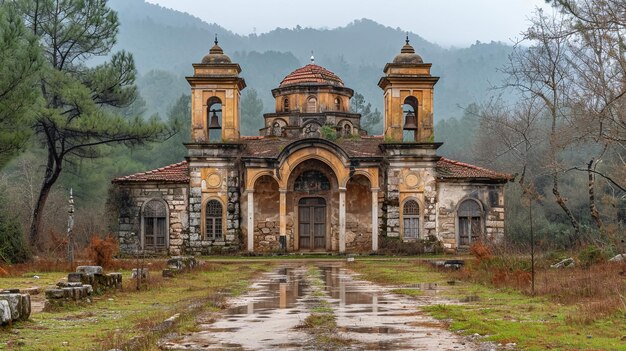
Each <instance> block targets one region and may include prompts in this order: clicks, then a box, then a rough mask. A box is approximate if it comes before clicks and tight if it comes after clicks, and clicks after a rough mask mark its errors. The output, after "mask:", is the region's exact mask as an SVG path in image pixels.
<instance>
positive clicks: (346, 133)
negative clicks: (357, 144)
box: [343, 123, 352, 137]
mask: <svg viewBox="0 0 626 351" xmlns="http://www.w3.org/2000/svg"><path fill="white" fill-rule="evenodd" d="M351 135H352V126H351V125H350V123H346V124H344V125H343V136H345V137H349V136H351Z"/></svg>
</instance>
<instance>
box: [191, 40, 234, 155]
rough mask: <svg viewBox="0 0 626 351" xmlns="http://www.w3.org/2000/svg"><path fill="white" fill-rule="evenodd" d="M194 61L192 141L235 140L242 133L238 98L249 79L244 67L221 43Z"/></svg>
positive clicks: (217, 141)
mask: <svg viewBox="0 0 626 351" xmlns="http://www.w3.org/2000/svg"><path fill="white" fill-rule="evenodd" d="M214 43H215V45H213V47H212V48H211V50H210V51H209V53H208V54H207V55H205V56H204V57H203V58H202V62H201V63H194V64H193V71H194V74H193V76H191V77H186V79H187V82H189V85H190V86H191V124H192V125H191V140H192V142H194V143H221V142H233V141H234V142H236V141H238V140H239V136H240V133H239V131H240V116H239V99H240V96H241V91H242V90H243V89H244V88H245V87H246V82H245V81H244V79H243V78H241V77H239V73H241V67H239V64H237V63H233V62H232V61H231V60H230V57H228V56H227V55H225V54H224V51H223V50H222V48H221V47H220V46H219V45H218V41H217V35H216V36H215V42H214Z"/></svg>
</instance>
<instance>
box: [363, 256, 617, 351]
mask: <svg viewBox="0 0 626 351" xmlns="http://www.w3.org/2000/svg"><path fill="white" fill-rule="evenodd" d="M351 268H352V269H353V270H355V271H356V272H357V273H362V274H363V275H362V277H363V279H367V280H371V281H374V282H376V283H379V284H383V285H392V286H393V285H407V284H415V283H420V282H446V281H449V280H450V279H451V278H458V274H456V273H448V272H443V271H436V270H434V269H432V268H430V267H429V266H427V265H424V264H420V263H417V262H415V263H414V264H413V265H409V264H407V262H403V261H385V262H360V263H358V264H355V265H353V266H351ZM559 272H560V274H561V275H563V271H559ZM560 279H565V278H560ZM442 285H444V284H442ZM399 290H402V288H399ZM440 296H443V297H447V298H449V299H450V300H451V301H452V302H454V301H457V302H458V301H468V302H466V303H462V304H457V303H454V304H453V303H451V304H440V305H432V306H427V307H425V308H424V310H425V311H426V312H428V313H429V314H431V315H432V316H433V317H435V318H438V319H443V320H447V321H448V322H449V324H450V328H451V329H453V330H456V331H460V332H461V333H463V334H468V335H469V334H474V333H477V334H480V335H484V336H485V338H486V339H487V340H490V341H494V342H498V343H509V342H515V343H517V344H518V345H519V347H520V348H521V349H524V350H537V351H538V350H546V349H555V350H625V349H626V346H624V345H625V344H624V342H625V341H624V340H622V338H623V337H624V335H625V334H626V333H625V332H624V330H626V314H625V313H624V312H623V310H621V311H619V312H616V313H612V314H610V315H608V316H606V317H604V318H601V319H597V320H594V321H591V322H589V323H586V324H585V323H573V321H572V317H571V316H579V315H581V313H582V312H584V308H585V307H584V304H581V303H570V304H563V303H562V302H560V301H558V299H555V298H554V297H552V296H540V297H531V296H528V295H525V294H523V293H521V292H519V291H516V290H514V289H511V288H496V287H493V286H489V285H483V284H479V283H474V282H466V281H463V282H459V283H456V284H455V285H453V286H447V287H446V288H445V289H442V291H441V292H440ZM588 308H591V307H588ZM581 318H584V317H581Z"/></svg>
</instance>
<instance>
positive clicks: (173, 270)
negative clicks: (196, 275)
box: [162, 256, 198, 278]
mask: <svg viewBox="0 0 626 351" xmlns="http://www.w3.org/2000/svg"><path fill="white" fill-rule="evenodd" d="M197 266H198V261H197V260H196V258H195V257H193V256H174V257H172V258H170V259H169V260H167V268H166V269H164V270H163V272H162V275H163V277H166V278H171V277H173V276H175V275H176V274H178V273H180V272H183V271H187V270H192V269H194V268H196V267H197Z"/></svg>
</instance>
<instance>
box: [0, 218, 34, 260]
mask: <svg viewBox="0 0 626 351" xmlns="http://www.w3.org/2000/svg"><path fill="white" fill-rule="evenodd" d="M30 258H31V253H30V247H29V246H28V243H27V242H26V239H25V238H24V233H22V228H21V227H20V224H19V222H18V221H17V220H16V219H15V218H11V217H10V216H8V215H7V214H6V211H4V209H0V261H4V262H6V263H8V264H13V263H23V262H26V261H28V260H30Z"/></svg>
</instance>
